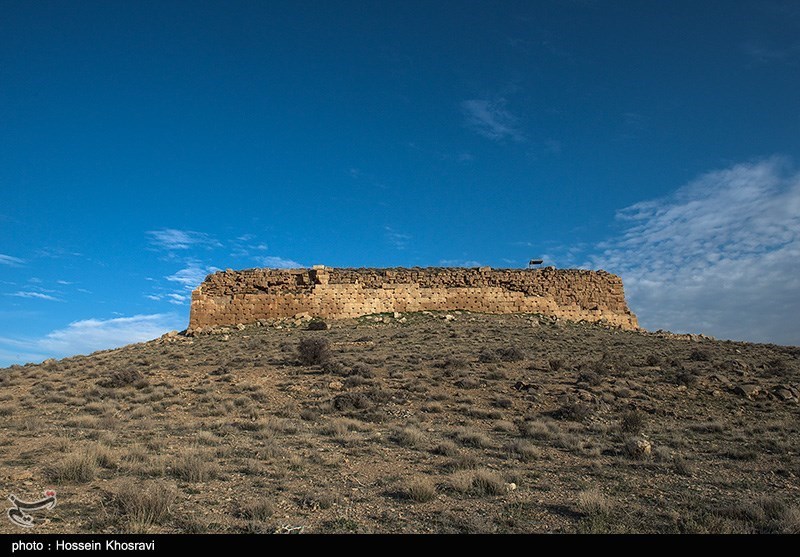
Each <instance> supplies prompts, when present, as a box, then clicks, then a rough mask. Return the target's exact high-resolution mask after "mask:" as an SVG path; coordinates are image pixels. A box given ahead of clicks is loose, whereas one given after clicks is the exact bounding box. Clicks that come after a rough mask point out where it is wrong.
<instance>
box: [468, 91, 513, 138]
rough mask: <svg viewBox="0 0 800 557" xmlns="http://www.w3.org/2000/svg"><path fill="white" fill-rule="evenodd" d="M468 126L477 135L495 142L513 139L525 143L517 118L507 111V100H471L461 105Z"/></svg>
mask: <svg viewBox="0 0 800 557" xmlns="http://www.w3.org/2000/svg"><path fill="white" fill-rule="evenodd" d="M461 110H462V112H463V113H464V118H465V121H466V125H467V126H468V127H469V128H471V129H472V130H473V131H475V132H476V133H478V134H480V135H482V136H484V137H486V138H488V139H491V140H493V141H502V140H503V139H506V138H508V139H513V140H514V141H524V140H525V136H524V135H523V133H522V131H520V129H519V121H518V119H517V117H516V116H514V115H513V114H512V113H511V112H509V111H508V110H507V109H506V101H505V99H498V100H495V101H489V100H486V99H471V100H467V101H464V102H462V103H461Z"/></svg>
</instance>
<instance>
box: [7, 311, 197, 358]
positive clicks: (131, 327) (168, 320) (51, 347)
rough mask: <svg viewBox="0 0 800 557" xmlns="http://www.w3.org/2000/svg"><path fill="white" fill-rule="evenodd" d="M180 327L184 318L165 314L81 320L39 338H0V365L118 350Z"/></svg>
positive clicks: (183, 322)
mask: <svg viewBox="0 0 800 557" xmlns="http://www.w3.org/2000/svg"><path fill="white" fill-rule="evenodd" d="M184 325H185V319H184V318H182V317H179V316H177V315H175V314H169V313H157V314H150V315H134V316H132V317H115V318H112V319H96V318H93V319H84V320H82V321H75V322H73V323H70V324H69V325H67V326H66V327H64V328H61V329H56V330H54V331H52V332H50V333H48V334H46V335H45V336H43V337H41V338H34V339H11V338H0V365H6V364H8V363H14V362H26V361H34V360H37V359H38V360H42V359H44V358H50V357H53V358H61V357H65V356H72V355H75V354H88V353H90V352H95V351H97V350H106V349H109V348H118V347H120V346H124V345H126V344H131V343H134V342H145V341H148V340H152V339H154V338H158V337H159V336H161V335H163V334H164V333H166V332H167V331H171V330H176V329H181V328H183V327H184Z"/></svg>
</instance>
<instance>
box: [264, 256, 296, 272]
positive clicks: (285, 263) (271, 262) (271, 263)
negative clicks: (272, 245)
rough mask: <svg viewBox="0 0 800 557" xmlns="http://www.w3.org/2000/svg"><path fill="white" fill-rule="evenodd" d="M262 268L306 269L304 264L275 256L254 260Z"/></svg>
mask: <svg viewBox="0 0 800 557" xmlns="http://www.w3.org/2000/svg"><path fill="white" fill-rule="evenodd" d="M253 259H254V260H255V261H256V262H257V263H258V264H259V265H261V266H262V267H269V268H272V269H300V268H303V267H305V265H303V264H302V263H298V262H297V261H293V260H291V259H284V258H282V257H275V256H269V255H265V256H261V257H255V258H253Z"/></svg>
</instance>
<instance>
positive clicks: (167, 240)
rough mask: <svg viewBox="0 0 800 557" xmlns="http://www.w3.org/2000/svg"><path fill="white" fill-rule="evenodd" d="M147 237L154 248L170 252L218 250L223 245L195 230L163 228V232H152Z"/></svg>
mask: <svg viewBox="0 0 800 557" xmlns="http://www.w3.org/2000/svg"><path fill="white" fill-rule="evenodd" d="M147 235H148V236H149V237H150V243H151V244H152V245H153V246H154V247H156V248H159V249H164V250H170V251H173V250H183V249H190V248H194V247H205V248H217V247H221V246H222V244H221V243H219V242H218V241H217V240H215V239H214V238H212V237H211V236H209V235H208V234H206V233H204V232H195V231H193V230H176V229H174V228H162V229H161V230H150V231H148V232H147Z"/></svg>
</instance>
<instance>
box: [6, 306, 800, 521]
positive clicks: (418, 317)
mask: <svg viewBox="0 0 800 557" xmlns="http://www.w3.org/2000/svg"><path fill="white" fill-rule="evenodd" d="M329 325H330V326H331V328H330V329H322V330H308V324H307V322H306V321H302V320H298V321H296V322H295V321H286V322H282V323H271V324H265V325H264V326H256V325H249V326H247V327H244V328H242V330H239V329H238V328H235V327H234V328H231V330H223V331H220V332H218V333H217V334H210V335H205V336H196V337H185V336H183V335H177V336H171V337H165V338H162V339H158V340H155V341H151V342H147V343H142V344H136V345H130V346H127V347H124V348H120V349H118V350H111V351H104V352H98V353H95V354H93V355H90V356H78V357H73V358H67V359H64V360H60V361H48V362H45V363H43V364H41V365H32V364H28V365H25V366H13V367H11V368H6V369H0V495H1V496H2V497H1V498H2V500H4V501H6V497H7V496H8V495H10V494H14V495H16V496H17V497H18V498H19V499H22V500H27V501H31V500H35V499H41V498H42V497H44V495H43V492H44V491H45V490H47V489H53V490H55V491H56V493H57V505H56V506H55V508H53V509H51V510H39V511H31V513H30V515H31V516H33V518H34V521H35V523H36V525H35V527H34V528H32V529H23V528H21V527H19V526H16V525H14V524H12V523H11V522H10V521H9V520H7V518H6V517H5V516H4V517H2V518H0V533H20V532H23V531H25V532H34V533H35V532H41V533H54V532H59V533H92V532H98V533H100V532H104V533H111V532H148V533H150V532H185V533H205V532H208V533H212V532H264V533H271V532H286V533H290V532H296V533H301V532H306V533H345V532H348V533H350V532H358V533H373V532H374V533H377V532H381V533H401V532H402V533H437V532H441V533H477V532H481V533H491V532H518V533H537V532H596V533H608V532H647V533H650V532H663V533H676V532H693V533H697V532H700V533H706V532H713V533H729V532H742V533H756V532H757V533H766V532H785V533H800V504H799V503H798V501H800V480H798V476H800V456H799V454H800V435H798V433H799V432H800V404H798V398H797V397H798V392H797V389H798V387H800V348H797V347H782V346H775V345H762V344H748V343H741V342H723V341H715V340H713V339H708V338H702V337H689V336H679V335H669V334H655V333H641V332H623V331H619V330H616V329H609V328H605V327H602V326H597V325H588V324H574V323H566V322H556V321H554V320H551V319H549V318H545V317H541V316H536V315H500V316H498V315H482V314H470V313H467V312H451V313H449V314H444V313H441V314H439V313H431V312H423V313H413V314H404V315H402V316H394V315H379V316H367V317H363V318H360V319H357V320H347V321H336V322H332V323H330V324H329ZM312 327H313V325H312ZM6 507H11V503H10V502H6ZM4 514H5V513H4Z"/></svg>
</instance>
